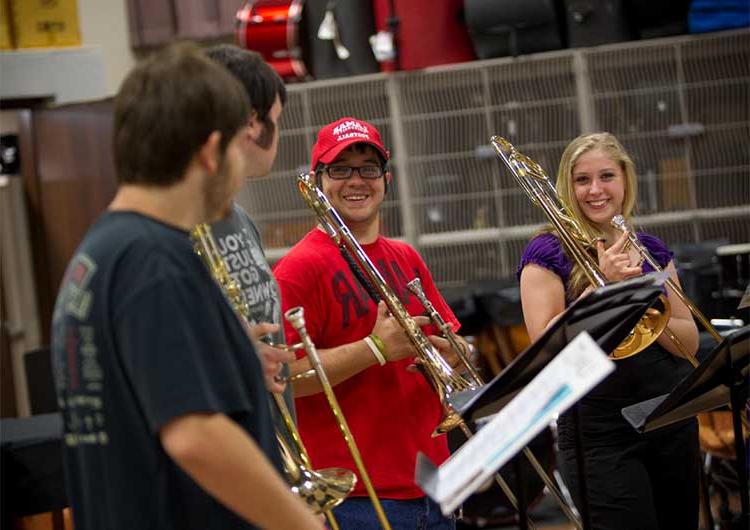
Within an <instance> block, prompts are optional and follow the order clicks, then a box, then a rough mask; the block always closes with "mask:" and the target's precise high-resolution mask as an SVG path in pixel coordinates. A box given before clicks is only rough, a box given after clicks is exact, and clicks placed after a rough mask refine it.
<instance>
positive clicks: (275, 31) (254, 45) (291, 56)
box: [237, 0, 309, 81]
mask: <svg viewBox="0 0 750 530" xmlns="http://www.w3.org/2000/svg"><path fill="white" fill-rule="evenodd" d="M303 5H304V0H248V1H247V2H245V4H244V5H243V6H242V7H241V8H240V9H239V11H237V42H238V43H239V45H240V46H241V47H243V48H246V49H248V50H253V51H256V52H258V53H260V54H261V55H262V56H263V58H264V59H265V60H266V62H267V63H268V64H270V65H271V66H272V67H273V69H274V70H276V71H277V72H278V73H279V75H280V76H281V77H282V79H284V80H285V81H301V80H304V79H307V78H308V77H309V72H308V69H307V67H306V66H305V60H304V58H303V56H302V47H301V46H300V43H301V42H302V36H301V33H302V32H303V31H304V28H303V27H302V8H303Z"/></svg>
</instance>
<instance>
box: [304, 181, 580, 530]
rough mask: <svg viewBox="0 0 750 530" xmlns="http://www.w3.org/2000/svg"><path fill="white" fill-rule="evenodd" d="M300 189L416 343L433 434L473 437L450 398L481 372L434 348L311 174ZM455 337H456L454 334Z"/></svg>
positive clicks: (478, 382) (478, 380) (574, 518)
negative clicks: (429, 389)
mask: <svg viewBox="0 0 750 530" xmlns="http://www.w3.org/2000/svg"><path fill="white" fill-rule="evenodd" d="M297 188H298V190H299V192H300V194H301V195H302V197H303V198H304V200H305V202H306V203H307V205H308V206H309V207H310V209H311V210H313V212H315V215H316V216H317V218H318V222H319V223H320V225H321V227H322V228H323V229H324V230H325V232H326V233H327V234H328V235H329V236H330V237H331V238H332V239H333V240H334V241H335V242H336V244H337V245H338V246H339V247H340V248H341V249H342V251H344V252H345V253H346V252H349V253H351V254H352V255H353V256H352V261H353V263H352V265H353V266H356V267H357V268H358V270H359V272H357V271H356V270H355V271H354V272H355V276H357V278H358V279H360V281H363V280H366V281H367V282H368V284H366V285H365V287H366V288H368V290H369V288H372V289H374V290H375V291H376V293H372V294H373V295H374V294H377V296H378V297H379V298H381V299H382V300H383V301H384V302H385V304H386V306H387V307H388V310H389V311H390V313H391V315H392V316H393V317H394V318H395V319H396V320H397V321H398V323H399V325H400V326H401V328H402V329H403V330H404V332H405V333H406V335H407V337H408V338H409V340H410V341H411V343H412V344H413V345H414V347H415V349H416V351H417V355H418V358H419V360H420V366H421V367H422V368H423V369H424V373H425V374H426V376H427V378H428V380H429V381H430V382H431V383H432V386H433V387H434V388H435V391H436V392H437V394H438V397H439V399H440V402H441V404H442V405H443V411H444V416H443V420H442V421H441V422H440V424H439V425H438V427H437V428H436V429H435V433H434V434H433V436H437V435H439V434H444V433H446V432H448V431H450V430H452V429H454V428H456V427H460V428H461V431H462V432H463V433H464V435H465V436H466V437H467V438H471V437H472V436H473V433H472V432H471V430H470V429H469V427H468V425H466V422H465V421H464V420H463V418H462V417H461V416H460V415H459V414H458V413H457V412H456V411H455V409H454V408H453V407H452V406H451V405H450V402H449V398H450V396H451V395H453V394H454V393H456V392H463V391H470V390H477V389H478V388H479V386H481V384H482V383H481V378H480V377H479V374H478V373H475V374H472V375H475V376H476V382H474V383H472V382H469V381H467V380H466V379H465V378H464V377H462V376H461V375H460V374H458V373H456V371H455V370H453V368H451V366H450V365H449V364H448V362H447V361H446V360H445V359H444V358H443V357H442V355H440V352H439V351H438V350H437V348H435V346H434V345H433V344H432V343H431V342H430V341H429V339H428V338H427V336H426V335H425V334H424V332H423V331H422V330H421V328H420V327H419V326H418V325H417V324H416V322H415V321H414V319H413V318H412V317H411V315H409V313H408V311H407V310H406V308H405V307H404V306H403V304H402V303H401V301H400V300H399V299H398V297H397V296H396V294H395V293H394V292H393V290H392V289H391V288H389V287H388V284H387V283H386V281H385V279H384V278H383V276H382V275H381V274H380V272H379V271H378V269H377V268H376V267H375V265H374V264H373V263H372V261H371V260H370V258H369V257H368V256H367V254H365V251H364V250H363V249H362V247H361V245H360V244H359V242H358V241H357V240H356V238H355V237H354V235H353V234H352V233H351V231H350V230H349V228H348V227H347V226H346V224H345V223H344V221H343V220H342V219H341V216H340V215H339V213H338V212H337V211H336V209H335V208H334V207H333V206H332V205H331V203H330V201H329V200H328V198H327V197H326V196H325V195H324V194H323V192H321V191H320V190H319V189H318V188H317V187H315V185H314V184H313V183H312V181H311V179H310V177H309V175H307V174H305V173H301V174H299V175H298V176H297ZM360 273H361V274H360ZM413 285H415V284H413ZM445 326H447V327H450V326H449V325H447V324H445ZM454 340H456V339H455V335H454ZM460 355H461V354H460V353H459V356H460ZM463 357H464V358H466V356H465V355H463ZM467 362H468V359H467ZM469 364H470V363H469ZM525 453H526V455H527V457H528V458H529V460H530V461H531V463H532V465H533V467H534V468H535V470H536V471H537V472H540V471H541V476H542V479H543V480H544V482H545V484H547V485H548V486H549V487H550V491H552V493H553V494H554V495H556V496H557V499H558V502H560V504H561V506H562V509H563V511H565V513H566V515H567V516H568V517H569V518H570V520H571V522H572V523H573V524H574V525H575V526H576V528H578V529H580V528H581V523H580V520H579V519H578V517H577V516H576V515H575V514H574V513H573V511H572V510H571V509H570V507H569V506H568V505H567V503H566V502H565V501H564V500H563V498H562V494H560V493H559V490H558V489H557V487H556V486H555V485H554V483H553V482H552V480H551V479H550V478H549V476H547V474H546V472H545V471H544V469H543V468H542V466H541V464H539V462H538V460H537V459H536V458H535V457H534V456H533V453H531V451H530V450H528V448H526V450H525ZM545 477H546V480H545ZM494 478H495V481H496V482H497V484H498V486H500V488H501V489H502V490H503V493H505V495H506V496H507V497H508V500H510V502H511V504H512V505H513V507H514V508H516V509H518V501H517V499H516V496H515V495H514V494H513V492H512V490H511V489H510V486H508V484H507V482H506V481H505V479H503V478H502V476H501V475H500V474H499V473H496V474H495V477H494ZM529 526H530V527H533V524H531V521H529Z"/></svg>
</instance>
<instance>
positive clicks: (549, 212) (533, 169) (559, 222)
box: [490, 136, 670, 361]
mask: <svg viewBox="0 0 750 530" xmlns="http://www.w3.org/2000/svg"><path fill="white" fill-rule="evenodd" d="M490 143H491V144H492V147H493V148H494V150H495V153H496V154H497V156H498V157H500V158H501V159H502V160H503V162H504V163H505V165H506V166H507V167H508V168H509V169H510V170H511V173H512V174H513V177H514V178H515V180H516V182H517V183H518V184H519V185H520V186H521V188H522V189H523V190H524V192H525V193H526V195H527V196H528V197H529V199H531V202H532V203H533V204H535V205H537V206H539V207H540V208H541V209H542V211H543V212H544V214H545V216H546V217H547V219H548V220H549V222H550V223H551V224H552V226H553V227H554V228H555V230H556V231H557V235H558V237H559V238H560V242H561V243H562V245H563V247H564V248H565V250H566V251H567V252H568V254H569V256H570V258H571V259H572V260H573V261H574V262H575V263H577V264H578V265H579V266H580V267H581V269H582V270H583V272H584V274H585V276H586V278H587V279H588V281H589V282H590V283H591V284H592V285H594V286H595V287H603V286H604V285H606V279H605V277H604V274H603V273H602V272H601V269H600V268H599V264H598V263H597V262H596V261H595V260H594V259H592V257H591V256H589V255H588V253H587V252H586V249H585V247H587V246H589V244H590V243H589V242H588V241H586V240H585V236H584V234H582V233H581V230H580V229H579V228H578V226H577V222H576V221H575V220H574V219H572V218H571V217H570V216H569V215H568V214H567V212H566V210H565V207H564V206H563V205H562V204H561V203H560V200H559V198H558V196H557V192H556V190H555V188H554V186H552V184H551V182H550V179H549V177H548V176H547V174H546V172H545V171H544V169H543V168H542V167H541V166H540V165H539V164H537V163H536V162H534V161H533V160H532V159H530V158H529V157H527V156H526V155H524V154H522V153H520V152H518V151H517V150H516V149H515V147H513V145H511V144H510V142H508V141H507V140H506V139H505V138H502V137H500V136H492V137H491V138H490ZM506 151H508V153H510V154H508V153H506ZM565 223H567V224H568V225H569V226H566V225H565ZM658 302H659V303H660V304H661V305H662V306H663V307H662V310H661V312H660V311H659V310H656V312H657V313H661V320H660V321H658V324H659V325H658V326H657V325H656V324H657V321H656V319H653V323H654V324H652V327H651V328H649V327H648V326H647V325H645V324H642V323H648V320H646V319H644V318H642V319H641V320H640V321H639V323H638V324H637V325H636V327H635V328H634V330H633V331H631V335H630V336H629V337H628V338H626V339H625V341H623V342H622V343H621V344H620V345H619V346H618V347H617V348H615V350H613V351H612V352H611V353H610V358H612V359H613V360H615V361H618V360H622V359H626V358H628V357H631V356H633V355H635V354H637V353H639V352H641V351H642V350H643V349H645V348H646V347H648V346H649V345H650V344H651V343H653V342H654V341H655V340H656V339H657V338H658V336H659V335H660V334H661V332H662V331H663V328H664V327H666V324H667V322H668V320H669V311H670V308H669V301H668V300H667V298H666V297H664V296H660V297H659V299H658ZM660 328H661V329H660ZM641 329H644V330H647V331H649V333H648V334H646V333H643V332H641ZM636 338H637V339H638V342H637V347H633V346H632V344H633V341H632V340H630V339H636Z"/></svg>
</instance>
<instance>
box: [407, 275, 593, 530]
mask: <svg viewBox="0 0 750 530" xmlns="http://www.w3.org/2000/svg"><path fill="white" fill-rule="evenodd" d="M406 286H407V287H408V288H409V290H410V291H411V292H412V293H414V294H415V295H416V297H417V298H419V301H420V302H421V303H422V306H423V307H424V308H425V310H426V311H427V314H428V315H429V317H430V319H431V320H432V321H433V323H434V324H435V325H436V326H437V327H438V328H439V329H440V331H441V332H442V333H443V335H444V336H445V338H446V339H447V340H448V342H449V343H450V344H451V347H452V348H453V349H454V350H456V353H457V354H458V356H459V359H460V360H461V363H462V364H463V365H464V366H465V367H466V369H467V370H468V371H469V373H470V374H471V376H472V378H473V379H474V381H475V382H476V384H477V385H478V386H480V387H482V386H484V385H485V384H486V383H485V381H484V379H483V378H482V376H481V375H480V374H479V372H478V371H477V369H476V368H475V367H474V365H473V364H471V362H470V361H469V359H468V357H466V355H465V354H463V349H464V348H463V347H462V345H461V344H460V343H459V341H458V337H457V336H456V333H455V332H454V331H453V328H452V327H451V326H450V324H448V323H447V322H446V321H445V319H444V318H443V316H442V315H441V314H440V312H439V311H438V310H437V309H435V306H434V305H433V303H432V302H430V300H429V299H428V298H427V296H425V293H424V290H422V282H421V281H420V280H419V278H415V279H413V280H412V281H410V282H409V283H407V284H406ZM461 430H462V431H463V433H464V435H465V436H466V438H467V439H468V438H471V437H472V436H473V433H472V432H471V429H469V426H468V425H466V422H462V423H461ZM522 452H523V454H524V456H525V457H526V459H527V460H528V461H529V463H530V464H531V466H532V467H533V468H534V471H535V472H536V474H537V475H539V478H541V479H542V482H544V484H545V485H546V486H547V488H548V489H549V490H550V492H551V493H552V495H553V496H554V497H555V499H556V500H557V503H558V504H559V505H560V508H561V509H562V510H563V512H565V515H566V516H567V517H568V519H569V520H570V522H571V523H572V524H573V525H574V526H575V527H576V528H578V529H579V530H580V529H581V528H583V527H582V524H581V521H580V518H579V517H578V516H577V515H576V514H575V513H574V512H573V510H572V509H571V508H570V506H569V505H568V503H567V502H565V499H564V498H563V495H562V493H561V492H560V490H559V488H558V487H557V485H556V484H555V483H554V481H553V480H552V479H551V478H550V476H549V475H548V474H547V472H546V471H545V470H544V468H543V467H542V465H541V464H540V463H539V460H538V459H537V458H536V455H534V453H533V451H532V450H531V449H529V447H528V446H524V448H523V449H522ZM495 482H497V484H498V486H500V488H501V489H502V490H503V492H504V493H505V495H506V496H507V497H508V499H509V500H510V501H511V504H513V507H514V508H515V509H516V510H518V502H517V501H516V498H515V495H514V494H513V492H512V491H511V490H510V487H509V486H508V484H507V483H506V482H505V481H504V480H503V479H502V477H501V475H500V473H499V472H498V473H495ZM529 523H530V524H531V520H529Z"/></svg>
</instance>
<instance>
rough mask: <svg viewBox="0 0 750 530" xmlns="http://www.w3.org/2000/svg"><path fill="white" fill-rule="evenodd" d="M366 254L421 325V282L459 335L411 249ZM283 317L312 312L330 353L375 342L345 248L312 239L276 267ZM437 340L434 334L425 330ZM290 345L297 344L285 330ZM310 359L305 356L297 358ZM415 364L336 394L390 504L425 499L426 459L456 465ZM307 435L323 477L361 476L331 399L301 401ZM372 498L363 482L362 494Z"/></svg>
mask: <svg viewBox="0 0 750 530" xmlns="http://www.w3.org/2000/svg"><path fill="white" fill-rule="evenodd" d="M363 248H364V251H365V253H366V254H367V255H368V257H369V258H370V260H371V261H372V262H373V263H374V264H375V266H376V267H377V268H378V270H379V271H380V273H381V274H382V276H383V277H384V278H385V281H386V282H387V284H388V286H389V287H390V288H391V289H393V290H394V292H395V293H396V295H397V296H398V297H399V299H400V300H401V301H402V303H403V304H404V306H405V307H406V309H407V310H408V311H409V314H411V315H412V316H414V315H419V314H423V313H424V308H423V307H422V304H421V303H420V302H419V300H418V299H417V297H416V296H414V295H413V294H412V293H411V292H410V291H409V290H408V288H407V287H406V284H407V282H409V281H411V280H412V279H414V278H415V277H419V278H420V280H421V281H422V286H423V288H424V290H425V293H426V295H427V297H428V298H429V299H430V301H431V302H432V303H433V304H434V306H435V308H436V309H437V310H438V311H439V312H440V314H441V315H442V316H443V318H444V319H445V320H446V321H448V322H451V323H452V324H453V327H454V329H458V325H459V324H458V321H457V320H456V317H455V316H454V315H453V312H452V311H451V310H450V308H449V307H448V304H446V303H445V300H443V297H442V296H441V295H440V293H439V292H438V291H437V288H436V287H435V284H434V282H433V281H432V276H431V275H430V273H429V271H428V270H427V267H426V266H425V264H424V262H423V261H422V259H421V258H420V256H419V254H417V252H416V251H415V250H414V249H413V248H412V247H410V246H409V245H407V244H405V243H401V242H399V241H394V240H391V239H386V238H384V237H379V238H378V239H377V241H375V242H374V243H372V244H370V245H364V246H363ZM274 274H275V276H276V280H277V281H278V283H279V287H280V289H281V300H282V307H283V309H284V311H286V310H287V309H289V308H291V307H295V306H302V307H304V309H305V313H304V314H305V322H306V328H307V331H308V333H309V334H310V338H311V339H312V341H313V342H314V343H315V345H316V347H317V348H320V349H326V348H333V347H335V346H340V345H342V344H348V343H351V342H356V341H358V340H362V339H363V338H365V337H366V336H367V335H369V334H370V333H371V332H372V328H373V326H374V325H375V320H376V313H377V306H376V305H375V303H374V302H373V301H372V300H371V299H370V297H369V296H368V294H367V292H366V291H365V290H364V288H362V287H361V285H360V284H359V282H358V281H357V279H356V277H355V276H354V274H353V273H352V272H351V270H350V269H349V266H348V264H347V263H346V261H345V260H344V259H343V258H342V256H341V254H340V252H339V249H338V247H337V246H336V244H335V243H334V242H333V241H332V240H331V239H330V238H329V237H328V236H327V235H326V234H324V233H323V232H322V231H320V230H318V229H317V228H316V229H313V230H312V231H311V232H309V233H308V234H307V235H306V236H305V237H304V238H303V239H302V240H301V241H300V242H299V243H297V245H295V246H294V247H293V248H292V249H291V250H290V252H289V253H288V254H287V255H286V256H284V258H282V259H281V260H280V261H279V262H278V263H277V264H276V266H275V267H274ZM426 331H429V332H430V333H433V332H434V330H426ZM286 337H287V342H288V343H289V344H294V343H296V342H298V335H297V333H296V331H295V330H294V329H293V328H292V327H291V326H290V325H289V324H286ZM297 355H298V357H303V356H304V355H305V353H304V352H302V351H300V352H297ZM411 363H412V360H411V359H403V360H401V361H397V362H388V363H386V364H385V366H380V365H377V364H376V365H374V366H371V367H370V368H368V369H366V370H363V371H362V372H360V373H358V374H357V375H355V376H354V377H351V378H349V379H347V380H346V381H344V382H342V383H340V384H338V385H337V386H336V387H334V392H335V394H336V398H337V399H338V401H339V404H340V405H341V408H342V411H343V413H344V417H345V418H346V421H347V423H348V424H349V428H350V429H351V431H352V435H353V437H354V440H355V442H356V443H357V446H358V447H359V450H360V453H361V454H362V460H363V461H364V464H365V468H366V469H367V472H368V474H369V475H370V479H371V480H372V483H373V485H374V487H375V490H376V491H377V493H378V496H380V497H383V498H390V499H411V498H417V497H423V496H424V493H423V492H422V490H421V489H420V488H419V486H417V485H416V484H415V482H414V467H415V463H416V456H417V452H418V451H421V452H423V453H425V454H426V455H427V456H429V457H430V459H431V460H432V461H433V462H435V463H436V464H440V463H442V462H443V461H444V460H445V459H446V458H447V457H448V456H449V452H448V446H447V442H446V437H445V436H439V437H437V438H432V432H433V430H434V429H435V427H436V426H437V425H438V423H439V422H440V420H441V418H442V415H443V411H442V406H441V405H440V401H439V399H438V397H437V394H436V393H435V392H434V391H433V389H432V387H431V386H430V384H429V383H428V382H427V381H426V379H425V378H424V376H422V374H420V373H418V372H409V371H407V370H406V368H407V367H408V366H409V365H410V364H411ZM295 404H296V407H297V418H298V422H299V430H300V433H301V435H302V439H303V442H304V444H305V447H306V448H307V451H308V453H310V458H311V460H312V463H313V466H314V467H315V469H320V468H326V467H342V468H346V469H351V470H352V471H355V472H356V471H357V468H356V466H355V464H354V459H353V458H352V456H351V454H350V453H349V450H348V448H347V446H346V443H345V442H344V439H343V437H342V436H341V432H340V430H339V428H338V426H337V425H336V423H335V422H334V419H333V413H332V412H331V409H330V407H329V406H328V402H327V401H326V398H325V396H324V395H323V393H322V392H321V393H319V394H316V395H313V396H307V397H303V398H298V399H296V401H295ZM353 494H354V495H355V496H364V495H366V491H365V489H364V485H363V483H362V480H361V478H360V480H359V481H358V482H357V487H356V489H355V490H354V493H353Z"/></svg>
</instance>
